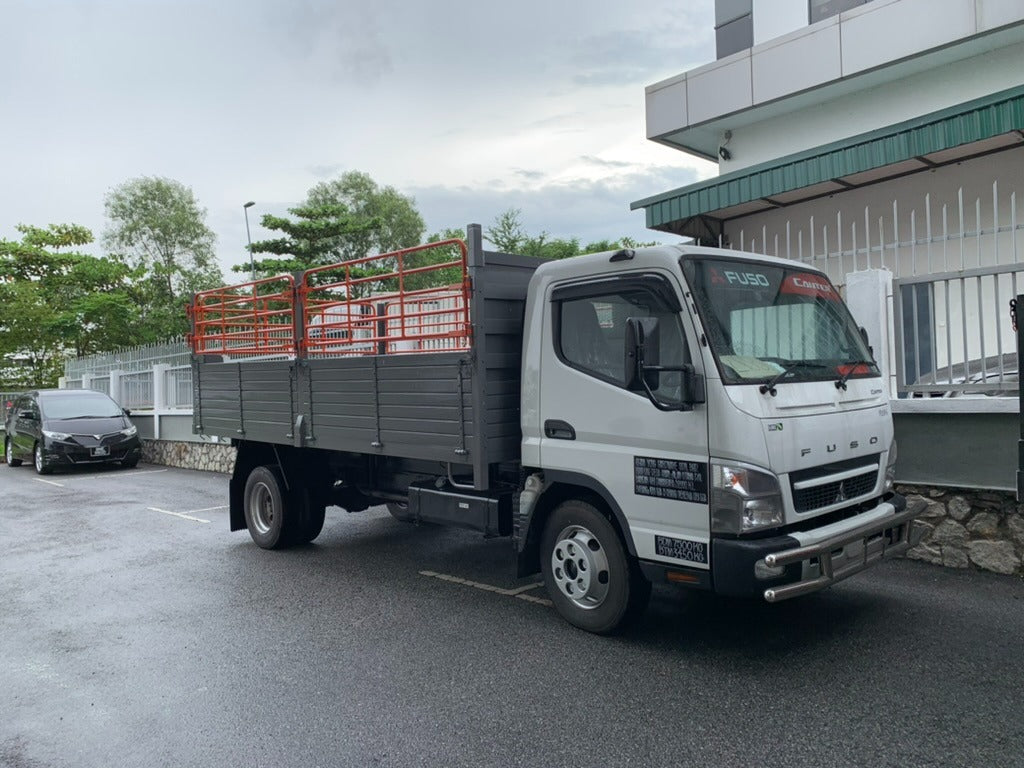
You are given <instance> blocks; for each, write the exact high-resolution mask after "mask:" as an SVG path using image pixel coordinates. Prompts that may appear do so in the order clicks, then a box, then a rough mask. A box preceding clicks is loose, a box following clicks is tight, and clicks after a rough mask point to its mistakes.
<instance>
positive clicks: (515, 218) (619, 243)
mask: <svg viewBox="0 0 1024 768" xmlns="http://www.w3.org/2000/svg"><path fill="white" fill-rule="evenodd" d="M485 236H486V238H487V240H488V241H489V242H491V243H492V244H493V245H494V246H495V247H496V248H497V249H498V250H499V251H504V252H505V253H518V254H520V255H523V256H535V257H537V258H541V259H567V258H569V257H571V256H579V255H581V254H585V253H599V252H601V251H614V250H618V249H619V248H643V247H645V246H650V245H658V243H657V242H644V243H641V242H638V241H636V240H634V239H633V238H631V237H623V238H621V239H619V240H607V239H606V240H598V241H595V242H592V243H587V244H586V245H584V246H582V247H580V241H579V238H576V237H573V238H559V237H555V238H552V237H550V235H548V233H547V232H541V233H540V234H539V235H528V234H527V233H526V230H525V229H524V227H523V223H522V211H521V210H520V209H518V208H509V209H508V210H506V211H504V212H502V213H500V214H498V216H496V217H495V219H494V224H492V225H491V226H490V227H488V228H487V230H486V231H485Z"/></svg>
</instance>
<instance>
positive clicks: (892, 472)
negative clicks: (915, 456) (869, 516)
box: [882, 437, 896, 492]
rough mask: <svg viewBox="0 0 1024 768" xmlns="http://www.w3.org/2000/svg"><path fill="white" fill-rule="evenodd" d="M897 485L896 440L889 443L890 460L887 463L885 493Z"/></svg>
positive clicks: (883, 489)
mask: <svg viewBox="0 0 1024 768" xmlns="http://www.w3.org/2000/svg"><path fill="white" fill-rule="evenodd" d="M895 485H896V438H895V437H894V438H893V439H892V442H891V443H889V458H888V461H886V463H885V487H884V488H882V491H883V492H888V491H891V490H892V489H893V486H895Z"/></svg>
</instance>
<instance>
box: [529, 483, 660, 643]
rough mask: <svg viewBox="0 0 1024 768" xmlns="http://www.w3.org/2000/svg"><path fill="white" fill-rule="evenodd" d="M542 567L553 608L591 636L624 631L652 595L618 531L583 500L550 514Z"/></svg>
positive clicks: (569, 503)
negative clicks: (619, 630) (621, 629)
mask: <svg viewBox="0 0 1024 768" xmlns="http://www.w3.org/2000/svg"><path fill="white" fill-rule="evenodd" d="M541 568H542V571H543V573H544V584H545V586H546V587H547V591H548V594H549V595H550V597H551V601H552V602H553V603H554V605H555V609H556V610H557V611H558V612H559V613H560V614H561V615H562V618H564V619H565V620H566V621H568V622H569V623H570V624H573V625H574V626H577V627H579V628H580V629H585V630H587V631H588V632H594V633H596V634H601V635H604V634H610V633H612V632H615V631H616V630H618V629H620V628H623V627H625V626H626V625H628V624H629V623H630V622H631V621H632V620H633V619H635V618H636V617H637V616H639V615H640V613H642V612H643V609H644V608H645V607H646V606H647V601H648V600H649V599H650V596H651V583H650V582H649V581H647V579H645V578H644V576H643V574H642V573H641V572H640V569H639V567H638V566H637V565H636V563H635V562H634V561H633V559H632V558H631V557H630V556H629V553H628V552H627V551H626V549H625V547H624V546H623V542H622V538H621V537H620V536H619V532H618V531H617V530H616V528H615V526H614V525H613V524H612V522H611V521H610V520H609V519H608V518H607V517H606V516H605V515H604V514H602V513H601V512H600V511H598V509H597V508H596V507H594V506H593V505H592V504H588V503H587V502H585V501H580V500H576V499H572V500H570V501H566V502H563V503H562V504H561V505H559V506H558V507H557V508H556V509H555V511H554V512H553V513H552V514H551V517H550V519H549V520H548V521H547V525H546V526H545V527H544V535H543V537H542V539H541Z"/></svg>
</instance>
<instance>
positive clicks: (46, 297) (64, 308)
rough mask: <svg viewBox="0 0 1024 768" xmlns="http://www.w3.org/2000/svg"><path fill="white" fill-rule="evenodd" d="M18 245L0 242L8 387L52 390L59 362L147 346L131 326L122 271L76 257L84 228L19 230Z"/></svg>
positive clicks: (130, 301)
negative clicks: (119, 348) (130, 346)
mask: <svg viewBox="0 0 1024 768" xmlns="http://www.w3.org/2000/svg"><path fill="white" fill-rule="evenodd" d="M18 230H19V231H20V232H21V233H22V239H21V241H20V242H14V241H7V240H0V302H2V305H3V307H4V311H3V313H2V314H0V357H2V358H3V359H5V360H8V361H15V362H16V365H8V366H6V371H7V376H6V377H5V378H7V379H8V381H7V384H8V385H15V386H53V385H54V384H56V382H57V378H58V377H59V376H60V374H61V372H62V369H63V358H64V356H65V355H66V354H91V353H93V352H97V351H102V350H107V349H112V348H114V347H117V346H122V345H126V344H134V343H139V342H140V341H144V340H148V339H146V338H144V331H143V329H142V328H141V327H140V325H139V322H138V316H139V313H138V309H137V307H138V301H139V296H138V294H137V293H136V291H135V289H134V286H133V281H134V280H135V279H136V278H137V277H138V274H137V273H133V272H132V270H131V269H130V268H129V267H128V266H127V265H125V264H123V263H121V262H118V261H113V260H111V259H105V258H96V257H94V256H89V255H87V254H83V253H79V252H77V251H75V250H72V249H75V248H78V247H80V246H83V245H87V244H89V243H90V242H92V233H91V232H90V231H89V230H88V229H86V228H85V227H79V226H75V225H71V224H60V225H51V226H49V227H47V228H45V229H43V228H39V227H30V226H24V225H22V226H19V227H18Z"/></svg>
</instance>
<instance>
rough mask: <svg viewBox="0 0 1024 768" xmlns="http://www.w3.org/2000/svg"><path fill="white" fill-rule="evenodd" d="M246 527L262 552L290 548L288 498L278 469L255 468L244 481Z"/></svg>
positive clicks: (270, 467)
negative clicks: (287, 518) (286, 501)
mask: <svg viewBox="0 0 1024 768" xmlns="http://www.w3.org/2000/svg"><path fill="white" fill-rule="evenodd" d="M243 498H244V506H245V525H246V527H247V528H248V529H249V535H250V536H252V540H253V541H255V542H256V544H257V545H259V546H260V547H262V548H263V549H280V548H282V547H286V546H288V545H289V544H290V543H291V541H290V540H289V538H290V537H289V536H288V530H287V529H288V520H286V517H287V515H288V511H287V510H286V509H285V499H286V498H287V496H286V493H285V489H284V479H283V477H282V476H281V470H280V469H278V468H277V467H275V466H270V465H266V466H262V467H256V468H255V469H254V470H253V471H252V472H250V473H249V479H248V480H246V481H245V495H244V497H243Z"/></svg>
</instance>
